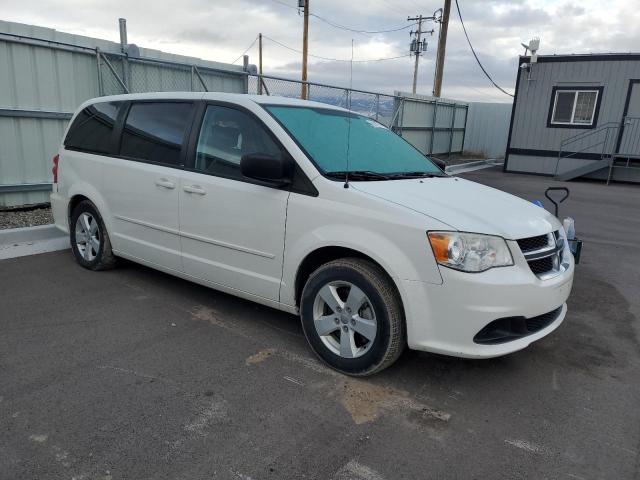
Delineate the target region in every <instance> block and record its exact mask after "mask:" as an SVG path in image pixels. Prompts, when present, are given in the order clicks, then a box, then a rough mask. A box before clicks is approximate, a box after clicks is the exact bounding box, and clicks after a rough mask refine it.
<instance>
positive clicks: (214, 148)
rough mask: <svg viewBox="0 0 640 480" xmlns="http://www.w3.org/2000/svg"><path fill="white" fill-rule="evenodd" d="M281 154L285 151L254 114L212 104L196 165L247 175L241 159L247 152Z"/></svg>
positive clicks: (226, 174) (225, 173)
mask: <svg viewBox="0 0 640 480" xmlns="http://www.w3.org/2000/svg"><path fill="white" fill-rule="evenodd" d="M255 153H259V154H266V155H270V156H273V157H279V156H280V155H281V154H282V152H281V151H280V147H279V146H278V145H277V144H276V143H275V141H274V140H273V139H272V138H271V136H270V135H269V134H268V133H267V131H266V130H265V128H264V127H263V126H262V125H261V124H260V123H259V122H258V121H257V120H256V119H254V118H253V117H252V116H251V115H249V114H247V113H245V112H242V111H240V110H236V109H234V108H229V107H223V106H218V105H209V106H208V107H207V110H206V112H205V115H204V120H203V121H202V128H201V130H200V135H199V137H198V146H197V148H196V162H195V169H196V170H197V171H199V172H203V173H209V174H211V175H216V176H221V177H227V178H233V179H238V180H240V179H244V177H243V175H242V173H240V159H241V158H242V156H243V155H248V154H255Z"/></svg>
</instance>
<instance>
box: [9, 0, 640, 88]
mask: <svg viewBox="0 0 640 480" xmlns="http://www.w3.org/2000/svg"><path fill="white" fill-rule="evenodd" d="M283 4H284V5H283ZM296 5H297V0H233V1H222V0H181V1H180V2H178V3H175V2H158V1H157V0H138V1H136V2H132V1H130V0H112V1H110V2H103V1H98V0H64V1H63V0H30V1H29V2H16V1H12V0H0V9H1V11H2V12H3V19H5V20H9V21H19V22H22V23H29V24H35V25H41V26H46V27H51V28H56V29H58V30H61V31H67V32H70V33H76V34H81V35H88V36H95V37H100V38H106V39H108V40H112V41H118V17H122V16H124V17H126V18H127V22H128V30H129V41H130V42H132V43H136V44H138V45H139V46H141V47H148V48H156V49H160V50H164V51H168V52H172V53H178V54H182V55H192V56H196V57H200V58H205V59H209V60H215V61H220V62H231V61H233V60H234V59H236V58H237V57H238V56H239V55H240V54H241V53H242V52H243V51H244V49H246V48H247V47H248V46H249V44H250V43H251V42H252V41H253V40H254V39H255V38H256V36H257V34H258V33H259V32H262V33H263V34H265V35H267V36H269V37H270V38H273V39H275V40H278V41H279V42H281V43H283V44H285V45H287V46H289V47H291V48H293V49H294V50H300V49H301V48H302V41H301V38H302V17H301V16H299V15H298V13H297V8H296ZM419 6H421V8H422V10H421V9H420V8H419ZM436 6H437V4H433V6H432V7H428V8H426V9H425V5H422V4H421V3H419V2H412V3H408V2H397V1H394V0H368V1H367V0H365V1H361V2H345V1H344V0H323V1H322V2H319V1H318V2H315V3H312V9H313V10H312V11H313V12H315V13H316V14H317V15H319V16H321V17H323V18H326V19H329V20H331V21H332V22H333V23H336V24H341V25H347V26H351V27H353V28H354V29H360V30H380V29H385V28H389V27H398V26H402V25H408V23H407V21H406V18H407V16H413V15H416V14H423V15H427V16H428V15H430V14H431V13H432V9H435V7H436ZM460 8H461V11H462V15H463V18H464V21H465V26H466V27H467V31H468V33H469V36H470V38H471V41H472V42H473V45H474V48H475V49H476V52H477V54H478V57H479V58H480V60H481V61H482V63H483V65H484V66H485V68H486V69H487V70H488V71H489V72H490V73H491V75H492V77H493V78H494V80H495V81H496V82H497V83H498V84H500V85H501V86H503V87H504V88H505V89H507V90H509V91H513V87H514V82H515V78H516V73H517V65H518V60H517V57H518V55H520V54H522V52H523V48H522V47H521V46H520V42H527V41H528V40H529V39H530V38H531V37H533V36H539V37H540V38H541V50H540V53H541V54H554V53H587V52H612V51H621V52H628V51H633V50H637V49H638V45H640V29H638V28H636V25H640V9H638V8H637V0H610V1H608V2H602V1H601V0H580V1H577V0H536V1H533V0H464V1H460ZM430 10H431V11H430ZM425 28H427V29H431V28H435V30H436V32H435V34H434V35H433V37H427V40H428V41H429V50H428V52H427V53H426V54H425V55H424V56H423V57H422V58H421V61H420V70H419V77H418V90H419V92H421V93H425V94H429V93H430V92H431V88H432V82H433V66H434V58H435V52H436V46H437V30H438V26H437V25H434V24H432V23H429V22H427V23H426V25H425ZM309 38H310V46H309V51H310V53H312V54H316V55H321V56H324V57H330V58H336V59H349V58H350V57H351V41H352V39H353V41H354V44H355V47H354V57H355V58H356V59H374V58H381V57H391V56H396V55H404V54H407V53H408V46H409V29H406V30H400V31H397V32H390V33H384V34H360V33H355V32H347V31H344V30H341V29H339V28H335V27H332V26H330V25H328V24H327V23H325V22H322V21H320V20H319V19H317V18H314V17H312V18H311V21H310V34H309ZM256 48H257V47H256V46H255V45H254V47H253V48H252V49H251V50H250V51H249V52H248V54H249V55H250V61H251V62H252V63H256V61H257V50H256ZM264 70H265V72H266V73H270V74H274V75H279V76H287V77H291V78H299V77H300V54H299V53H297V52H295V51H291V50H289V49H286V48H284V47H281V46H279V45H277V44H275V43H273V42H270V41H269V40H267V39H265V41H264ZM412 75H413V58H409V57H406V58H401V59H397V60H390V61H384V62H369V63H354V65H353V85H354V87H357V88H360V89H363V90H373V91H381V92H393V91H394V90H409V89H410V88H411V81H412ZM349 77H350V68H349V63H348V62H336V61H334V62H326V61H322V60H319V59H315V58H311V59H310V65H309V78H310V80H312V81H317V82H322V83H331V84H337V85H342V86H346V85H348V84H349V79H350V78H349ZM443 94H444V95H445V96H448V97H457V98H460V99H463V100H465V99H466V100H480V101H491V100H496V101H509V100H510V98H509V97H507V96H506V95H504V94H502V93H500V92H499V91H498V90H497V89H495V88H494V87H493V86H492V85H491V84H490V82H489V80H488V79H486V78H485V77H484V75H483V74H482V72H481V70H480V68H479V67H478V65H477V63H476V61H475V59H474V58H473V56H472V55H471V52H470V50H469V47H468V45H467V41H466V39H465V37H464V34H463V33H462V28H461V25H460V21H459V19H458V14H457V10H456V7H455V3H454V5H453V6H452V10H451V20H450V25H449V35H448V40H447V53H446V62H445V72H444V84H443Z"/></svg>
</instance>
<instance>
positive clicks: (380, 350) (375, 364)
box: [300, 258, 406, 376]
mask: <svg viewBox="0 0 640 480" xmlns="http://www.w3.org/2000/svg"><path fill="white" fill-rule="evenodd" d="M300 316H301V318H302V327H303V330H304V334H305V336H306V337H307V340H308V342H309V344H310V345H311V348H312V349H313V350H314V352H315V353H316V354H317V355H318V356H319V357H320V358H321V359H322V360H323V361H324V362H325V363H327V364H328V365H329V366H330V367H332V368H334V369H335V370H338V371H340V372H342V373H345V374H347V375H353V376H367V375H372V374H374V373H377V372H379V371H381V370H383V369H385V368H387V367H388V366H389V365H391V364H392V363H393V362H395V361H396V360H397V359H398V357H399V356H400V354H401V353H402V352H403V350H404V348H405V345H406V341H405V321H404V312H403V308H402V302H401V301H400V296H399V294H398V292H397V290H396V288H395V285H393V282H392V281H391V279H390V278H389V277H388V276H387V275H386V274H385V272H384V271H383V270H382V269H381V268H380V267H378V266H377V265H375V264H373V263H371V262H369V261H366V260H363V259H360V258H344V259H339V260H334V261H331V262H329V263H326V264H325V265H323V266H321V267H319V268H318V269H317V270H316V271H315V272H313V273H312V274H311V276H310V277H309V279H308V280H307V283H306V285H305V286H304V289H303V291H302V297H301V299H300Z"/></svg>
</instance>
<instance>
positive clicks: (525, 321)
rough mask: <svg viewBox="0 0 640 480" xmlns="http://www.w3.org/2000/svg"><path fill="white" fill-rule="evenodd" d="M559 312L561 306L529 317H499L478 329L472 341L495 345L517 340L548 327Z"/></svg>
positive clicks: (560, 311)
mask: <svg viewBox="0 0 640 480" xmlns="http://www.w3.org/2000/svg"><path fill="white" fill-rule="evenodd" d="M561 313H562V306H560V307H558V308H556V309H555V310H552V311H550V312H547V313H543V314H542V315H538V316H536V317H531V318H524V317H506V318H499V319H497V320H494V321H493V322H491V323H489V324H488V325H486V326H485V327H484V328H483V329H482V330H480V331H479V332H478V333H477V334H476V336H475V337H473V341H474V342H475V343H479V344H481V345H495V344H498V343H506V342H510V341H512V340H517V339H519V338H522V337H526V336H527V335H531V334H533V333H536V332H539V331H540V330H542V329H543V328H546V327H548V326H549V325H551V324H552V323H553V322H554V321H556V320H557V319H558V317H559V316H560V314H561Z"/></svg>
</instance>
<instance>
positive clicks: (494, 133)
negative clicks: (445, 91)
mask: <svg viewBox="0 0 640 480" xmlns="http://www.w3.org/2000/svg"><path fill="white" fill-rule="evenodd" d="M459 112H460V110H459ZM468 114H469V118H468V120H467V127H466V133H465V138H464V150H465V151H469V152H478V153H479V154H482V155H485V156H486V157H489V158H501V157H503V156H504V152H505V150H506V146H507V137H508V135H509V120H510V118H511V104H510V103H483V102H475V103H470V104H469V112H468Z"/></svg>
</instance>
